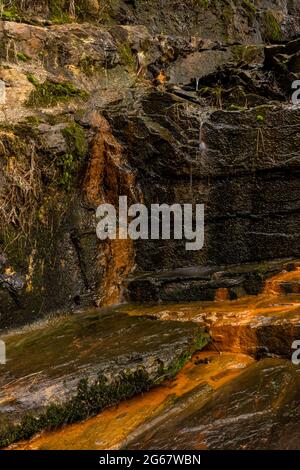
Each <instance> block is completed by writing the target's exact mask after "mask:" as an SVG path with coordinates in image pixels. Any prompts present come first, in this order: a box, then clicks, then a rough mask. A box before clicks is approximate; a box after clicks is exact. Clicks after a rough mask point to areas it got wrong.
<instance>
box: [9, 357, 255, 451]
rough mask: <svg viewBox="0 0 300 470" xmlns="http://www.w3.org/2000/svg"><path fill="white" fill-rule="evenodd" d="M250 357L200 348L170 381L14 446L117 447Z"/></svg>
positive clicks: (202, 392) (206, 392)
mask: <svg viewBox="0 0 300 470" xmlns="http://www.w3.org/2000/svg"><path fill="white" fill-rule="evenodd" d="M252 363H253V359H251V358H250V357H248V356H245V355H243V354H239V355H237V354H226V353H224V354H222V355H219V354H217V353H211V352H200V353H197V354H195V355H194V356H193V358H192V360H191V361H189V362H188V363H187V364H186V365H185V367H184V368H183V369H182V370H181V371H180V373H179V374H177V376H176V378H174V380H172V381H170V382H165V383H163V384H162V385H160V386H159V387H156V388H154V389H152V390H150V391H149V392H147V393H145V394H143V396H138V397H135V398H133V399H131V400H128V401H126V402H124V403H121V404H120V405H119V406H118V407H117V408H111V409H108V410H105V411H104V412H103V413H101V414H100V415H99V416H97V417H95V418H92V419H90V420H88V421H86V422H85V423H81V424H77V425H73V426H69V427H66V428H64V429H62V430H60V431H58V432H55V433H50V434H49V433H45V434H44V435H42V436H36V437H35V438H33V439H32V440H30V441H27V442H20V443H18V444H16V445H14V446H12V447H11V448H12V449H15V448H17V449H18V450H51V449H56V450H64V449H72V450H76V449H80V450H100V449H103V450H108V449H114V450H116V449H121V448H122V447H124V446H125V445H126V442H127V440H128V439H129V440H132V437H133V435H135V433H136V432H137V433H138V434H141V428H146V429H147V427H148V423H149V421H150V423H151V424H150V426H152V422H153V419H155V421H156V423H160V422H161V420H162V419H164V418H165V416H166V415H167V414H169V413H174V414H176V412H178V409H180V407H181V406H182V404H183V403H185V404H186V403H187V402H189V401H191V400H195V396H198V398H199V400H200V396H201V397H202V399H203V400H204V399H205V398H206V399H207V397H208V396H209V395H211V394H212V393H213V391H214V390H216V389H218V388H220V387H222V386H224V384H225V383H227V382H229V381H230V380H232V379H233V378H234V377H236V376H238V375H239V374H241V373H242V372H243V371H244V369H245V368H246V367H248V366H249V365H250V364H252Z"/></svg>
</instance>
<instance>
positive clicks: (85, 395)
mask: <svg viewBox="0 0 300 470" xmlns="http://www.w3.org/2000/svg"><path fill="white" fill-rule="evenodd" d="M151 385H152V381H151V380H150V378H149V375H148V373H147V372H146V371H145V370H144V369H142V368H141V369H139V370H137V371H135V372H129V373H126V372H124V373H123V374H121V375H120V376H119V377H117V378H116V379H115V380H114V382H113V383H111V384H109V383H108V381H107V379H106V378H105V377H104V376H99V377H98V379H97V380H96V381H95V382H94V383H92V384H91V385H89V383H88V380H87V379H83V380H81V381H80V382H79V384H78V387H77V393H76V395H75V396H74V397H73V398H71V399H70V400H69V401H68V402H67V403H64V404H58V403H54V404H51V405H49V406H48V407H47V408H46V410H45V411H44V413H42V414H41V415H39V416H35V415H33V414H28V415H26V416H25V417H24V418H23V419H22V421H21V423H20V424H18V425H16V426H9V425H8V426H7V429H6V431H4V432H2V435H1V437H0V447H6V446H8V445H10V444H12V443H13V442H17V441H20V440H23V439H29V438H30V437H32V436H33V435H34V434H36V433H38V432H40V431H42V430H48V431H51V430H56V429H58V428H59V427H62V426H63V425H67V424H73V423H77V422H80V421H83V420H85V419H87V418H88V417H90V416H95V415H97V414H98V413H100V412H101V411H102V410H103V409H104V408H106V407H108V406H113V405H117V404H118V403H120V402H121V401H122V400H125V399H128V398H131V397H133V396H134V395H137V394H139V393H142V392H143V391H147V390H149V388H150V387H151Z"/></svg>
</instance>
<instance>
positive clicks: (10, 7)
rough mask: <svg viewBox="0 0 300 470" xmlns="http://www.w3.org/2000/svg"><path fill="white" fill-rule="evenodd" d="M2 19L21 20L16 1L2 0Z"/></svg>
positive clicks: (0, 17) (0, 1)
mask: <svg viewBox="0 0 300 470" xmlns="http://www.w3.org/2000/svg"><path fill="white" fill-rule="evenodd" d="M0 19H1V20H4V21H20V19H21V18H20V12H19V9H18V7H17V5H16V4H15V2H14V1H4V0H0Z"/></svg>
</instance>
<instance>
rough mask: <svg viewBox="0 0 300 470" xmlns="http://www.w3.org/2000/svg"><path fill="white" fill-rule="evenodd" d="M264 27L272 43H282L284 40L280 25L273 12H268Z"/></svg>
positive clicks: (265, 16)
mask: <svg viewBox="0 0 300 470" xmlns="http://www.w3.org/2000/svg"><path fill="white" fill-rule="evenodd" d="M264 25H265V31H266V37H267V39H268V40H271V41H280V40H281V39H282V31H281V27H280V24H279V23H278V21H277V20H276V18H275V17H274V15H273V14H272V12H271V11H266V12H265V15H264Z"/></svg>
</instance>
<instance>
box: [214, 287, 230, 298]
mask: <svg viewBox="0 0 300 470" xmlns="http://www.w3.org/2000/svg"><path fill="white" fill-rule="evenodd" d="M224 300H229V290H228V289H226V288H225V287H220V289H217V291H216V295H215V301H217V302H218V301H219V302H222V301H224Z"/></svg>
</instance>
